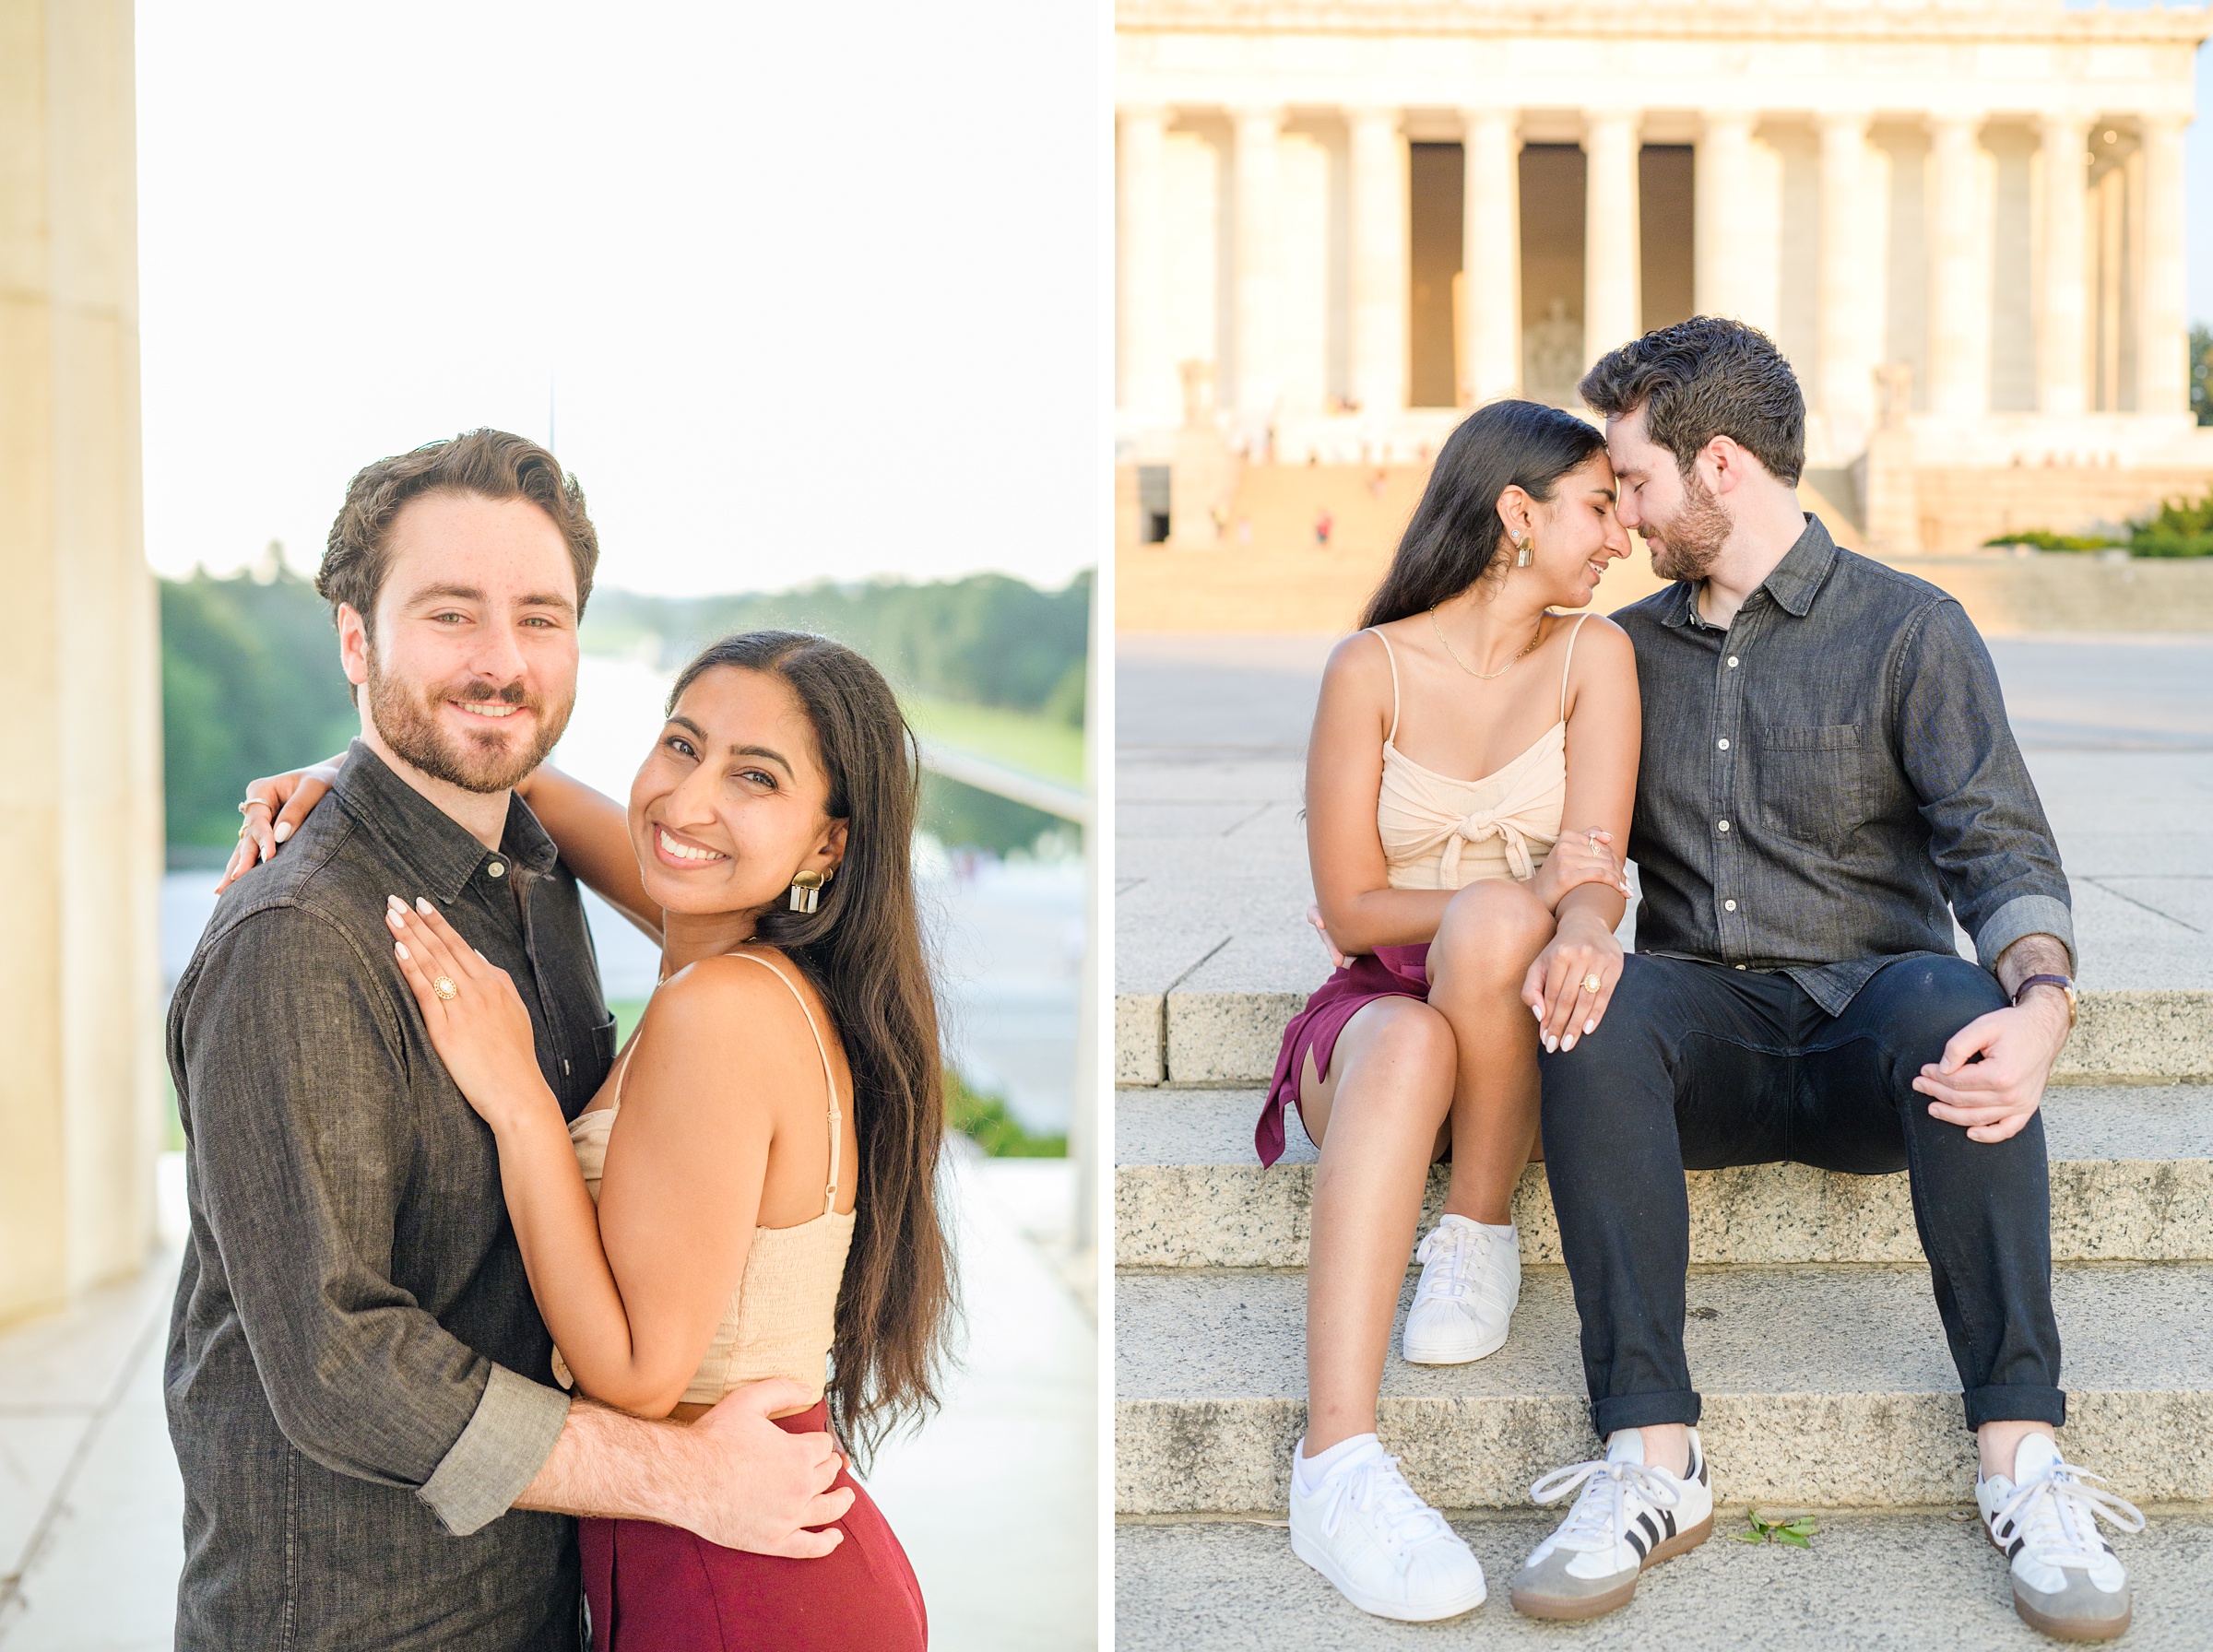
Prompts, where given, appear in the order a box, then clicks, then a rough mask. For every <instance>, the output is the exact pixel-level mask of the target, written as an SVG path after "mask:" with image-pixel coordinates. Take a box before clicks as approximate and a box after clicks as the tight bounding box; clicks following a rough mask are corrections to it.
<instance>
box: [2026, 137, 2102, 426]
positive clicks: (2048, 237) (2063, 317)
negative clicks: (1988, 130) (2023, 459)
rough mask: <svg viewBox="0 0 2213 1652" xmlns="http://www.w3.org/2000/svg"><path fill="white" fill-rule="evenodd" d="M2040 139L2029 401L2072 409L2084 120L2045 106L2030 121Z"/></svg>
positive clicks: (2081, 404)
mask: <svg viewBox="0 0 2213 1652" xmlns="http://www.w3.org/2000/svg"><path fill="white" fill-rule="evenodd" d="M2037 129H2038V132H2039V134H2040V136H2041V138H2042V142H2043V154H2042V160H2043V169H2044V199H2043V208H2044V255H2043V257H2042V259H2041V261H2040V264H2039V267H2038V272H2037V273H2038V275H2039V277H2041V279H2040V281H2039V286H2040V288H2041V292H2040V294H2039V297H2040V299H2041V304H2040V307H2039V313H2040V321H2041V325H2039V326H2038V327H2037V330H2036V405H2037V410H2038V411H2039V412H2042V413H2079V412H2081V411H2082V410H2083V409H2084V408H2085V407H2088V406H2089V394H2088V389H2087V385H2086V383H2085V381H2086V378H2087V372H2086V369H2087V368H2088V366H2089V363H2088V361H2087V360H2085V357H2086V353H2087V352H2088V350H2089V291H2088V282H2087V280H2086V279H2085V275H2086V268H2085V259H2086V257H2087V255H2088V254H2087V249H2086V248H2085V246H2084V244H2083V192H2084V189H2085V187H2086V181H2087V179H2088V176H2089V151H2088V150H2087V149H2086V148H2085V147H2084V146H2085V144H2086V142H2087V141H2088V139H2089V130H2090V124H2089V122H2088V121H2086V120H2084V119H2082V118H2081V117H2080V116H2079V115H2072V114H2050V115H2046V116H2044V118H2043V119H2042V120H2041V121H2040V122H2039V123H2038V124H2037Z"/></svg>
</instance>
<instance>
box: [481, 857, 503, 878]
mask: <svg viewBox="0 0 2213 1652" xmlns="http://www.w3.org/2000/svg"><path fill="white" fill-rule="evenodd" d="M484 869H485V870H486V871H487V872H490V873H491V875H492V876H493V877H494V878H504V877H505V876H506V875H507V863H506V862H505V861H503V860H495V861H493V862H492V863H491V865H490V866H488V867H485V868H484Z"/></svg>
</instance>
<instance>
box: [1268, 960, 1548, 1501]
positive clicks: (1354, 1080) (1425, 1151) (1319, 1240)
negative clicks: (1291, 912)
mask: <svg viewBox="0 0 2213 1652" xmlns="http://www.w3.org/2000/svg"><path fill="white" fill-rule="evenodd" d="M1522 1016H1523V1019H1524V1020H1528V1021H1530V1022H1531V1024H1532V1025H1534V1024H1535V1022H1534V1020H1533V1018H1532V1017H1530V1015H1529V1012H1528V1011H1527V1010H1523V1011H1522ZM1454 1068H1455V1062H1454V1057H1453V1050H1452V1032H1451V1030H1450V1028H1449V1027H1448V1026H1447V1025H1446V1024H1445V1019H1444V1017H1442V1016H1441V1015H1439V1014H1438V1013H1437V1011H1435V1010H1434V1009H1430V1008H1429V1007H1428V1006H1427V1005H1426V1004H1424V1003H1422V1002H1421V1001H1420V1000H1419V999H1416V998H1409V997H1388V998H1379V999H1378V1000H1376V1001H1375V1002H1374V1003H1372V1004H1368V1005H1367V1006H1365V1007H1363V1008H1362V1009H1360V1010H1359V1011H1358V1012H1357V1013H1355V1015H1354V1016H1353V1018H1352V1020H1350V1021H1347V1022H1345V1024H1344V1031H1343V1032H1341V1033H1339V1034H1338V1036H1337V1045H1336V1049H1335V1051H1334V1053H1333V1054H1332V1055H1331V1059H1330V1071H1329V1074H1328V1076H1327V1077H1326V1078H1325V1077H1323V1076H1321V1075H1320V1074H1318V1073H1316V1072H1315V1070H1314V1062H1313V1057H1312V1056H1308V1058H1307V1065H1306V1071H1305V1072H1304V1074H1302V1075H1301V1077H1302V1079H1303V1083H1302V1084H1301V1086H1300V1090H1299V1114H1300V1116H1301V1117H1302V1118H1303V1119H1304V1120H1305V1122H1306V1126H1307V1132H1308V1135H1310V1136H1311V1137H1312V1138H1313V1139H1314V1140H1315V1142H1316V1143H1317V1145H1319V1146H1320V1149H1321V1163H1320V1166H1319V1167H1318V1168H1317V1169H1316V1171H1315V1174H1314V1202H1313V1207H1312V1220H1311V1222H1310V1237H1309V1239H1308V1253H1307V1455H1308V1456H1309V1457H1311V1456H1313V1455H1314V1454H1315V1453H1317V1452H1320V1451H1326V1450H1328V1449H1329V1448H1330V1447H1331V1446H1332V1445H1336V1444H1337V1443H1338V1442H1339V1441H1341V1440H1349V1439H1351V1438H1352V1437H1353V1436H1354V1435H1355V1434H1372V1433H1374V1432H1375V1427H1376V1393H1377V1390H1378V1388H1379V1386H1381V1383H1382V1380H1383V1356H1384V1352H1385V1351H1386V1350H1387V1349H1388V1348H1389V1347H1390V1345H1391V1321H1392V1320H1393V1319H1394V1318H1395V1317H1396V1316H1397V1314H1398V1309H1399V1297H1400V1295H1401V1294H1402V1292H1404V1290H1405V1288H1406V1265H1407V1262H1408V1259H1409V1258H1410V1257H1412V1255H1413V1252H1414V1226H1415V1224H1416V1223H1417V1222H1418V1221H1420V1220H1421V1214H1422V1191H1423V1188H1424V1187H1425V1186H1426V1185H1427V1182H1428V1176H1429V1166H1430V1165H1431V1164H1432V1163H1434V1162H1436V1160H1437V1157H1438V1154H1439V1153H1441V1152H1442V1151H1443V1150H1444V1140H1445V1136H1444V1127H1445V1124H1446V1121H1447V1118H1448V1116H1449V1115H1450V1112H1451V1108H1452V1085H1453V1073H1454Z"/></svg>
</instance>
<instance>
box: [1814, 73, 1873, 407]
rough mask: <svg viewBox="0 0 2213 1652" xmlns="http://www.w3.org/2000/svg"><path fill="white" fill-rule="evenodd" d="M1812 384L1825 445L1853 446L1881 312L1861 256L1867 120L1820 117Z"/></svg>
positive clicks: (1869, 403) (1866, 231)
mask: <svg viewBox="0 0 2213 1652" xmlns="http://www.w3.org/2000/svg"><path fill="white" fill-rule="evenodd" d="M1820 125H1821V279H1820V309H1821V333H1820V358H1819V362H1820V365H1819V384H1818V386H1817V388H1818V390H1819V395H1820V407H1821V410H1822V412H1824V413H1826V414H1827V415H1828V430H1829V440H1830V441H1832V442H1834V443H1840V444H1841V445H1842V446H1843V447H1845V448H1848V449H1856V448H1857V447H1858V445H1859V443H1860V442H1861V441H1862V440H1863V439H1864V437H1865V435H1866V433H1867V431H1868V429H1869V427H1870V426H1871V425H1872V423H1873V422H1874V418H1875V368H1876V358H1877V356H1878V355H1879V354H1880V353H1881V351H1880V346H1879V344H1878V342H1877V339H1876V325H1877V323H1878V320H1879V317H1880V314H1881V310H1880V293H1879V289H1878V288H1877V286H1876V271H1875V269H1874V268H1873V263H1874V261H1873V260H1872V259H1871V258H1869V257H1868V255H1867V253H1868V237H1869V235H1870V234H1871V233H1872V231H1873V229H1874V226H1873V225H1871V224H1870V223H1869V222H1868V221H1867V218H1868V214H1867V199H1866V179H1867V116H1866V115H1865V114H1864V113H1859V112H1849V113H1841V114H1828V115H1824V116H1822V117H1821V123H1820Z"/></svg>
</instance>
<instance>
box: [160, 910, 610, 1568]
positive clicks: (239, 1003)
mask: <svg viewBox="0 0 2213 1652" xmlns="http://www.w3.org/2000/svg"><path fill="white" fill-rule="evenodd" d="M211 946H212V948H213V949H214V950H212V951H211V952H210V953H209V954H208V956H207V960H206V964H207V967H205V968H203V969H202V970H200V971H199V972H198V973H197V980H196V983H195V987H194V990H193V992H192V995H191V998H190V1001H189V1003H188V1004H187V1005H186V1006H184V1013H183V1018H182V1021H181V1026H180V1031H181V1034H182V1036H181V1038H180V1040H179V1044H178V1046H177V1047H178V1049H179V1050H180V1051H181V1052H182V1057H181V1059H180V1063H179V1067H180V1070H179V1075H178V1076H179V1078H180V1080H181V1082H180V1087H179V1100H180V1103H181V1104H182V1105H183V1107H184V1108H185V1109H186V1110H187V1115H188V1119H189V1127H190V1134H191V1139H192V1170H193V1176H194V1186H195V1203H196V1205H197V1208H198V1210H199V1212H200V1213H201V1215H202V1216H203V1218H204V1220H205V1221H207V1225H208V1227H209V1228H210V1230H211V1232H212V1235H213V1238H214V1241H215V1244H216V1245H217V1247H218V1249H219V1252H220V1253H221V1256H222V1258H223V1264H224V1268H223V1271H224V1274H225V1276H226V1281H227V1285H228V1288H229V1290H230V1292H231V1296H232V1299H233V1302H234V1304H235V1306H236V1310H237V1314H238V1319H239V1323H240V1326H241V1327H242V1328H243V1332H244V1336H245V1339H246V1342H247V1345H248V1348H249V1349H250V1351H251V1352H252V1355H253V1359H254V1367H255V1370H256V1371H257V1373H258V1375H259V1376H260V1378H261V1382H262V1386H263V1387H264V1390H265V1392H266V1395H267V1398H268V1402H269V1407H270V1410H271V1411H272V1412H273V1413H274V1415H275V1416H276V1419H277V1422H278V1427H279V1428H280V1429H281V1430H282V1431H283V1433H284V1435H285V1437H286V1439H288V1440H289V1441H290V1442H291V1444H292V1445H295V1446H297V1447H298V1448H299V1449H300V1450H301V1451H302V1452H303V1453H305V1454H306V1455H307V1456H308V1457H311V1458H313V1459H314V1461H315V1462H317V1463H320V1464H321V1465H323V1466H324V1467H325V1468H326V1469H332V1470H334V1471H337V1472H339V1473H343V1474H348V1475H351V1476H354V1477H356V1478H359V1479H362V1480H368V1481H376V1482H378V1483H380V1484H385V1485H391V1486H400V1487H408V1488H412V1489H414V1490H415V1491H416V1493H417V1494H418V1495H419V1496H420V1497H421V1498H422V1499H423V1500H424V1502H425V1503H427V1504H429V1505H430V1506H431V1508H432V1510H433V1511H434V1512H435V1513H436V1514H437V1516H439V1518H440V1520H441V1521H442V1522H443V1523H444V1525H445V1527H446V1528H447V1529H448V1530H450V1531H452V1532H454V1533H456V1535H466V1534H467V1533H468V1532H471V1531H474V1530H476V1529H478V1528H480V1527H482V1526H483V1525H484V1524H486V1523H487V1522H488V1521H490V1520H491V1519H492V1518H493V1517H495V1516H498V1515H499V1514H501V1513H503V1512H504V1510H505V1509H506V1508H507V1507H508V1506H509V1505H510V1504H513V1502H514V1501H515V1497H516V1496H517V1495H519V1494H520V1493H521V1492H522V1490H523V1488H524V1487H525V1486H527V1485H528V1484H529V1482H530V1481H531V1479H532V1478H533V1477H534V1476H535V1475H536V1474H537V1472H538V1469H539V1468H540V1467H542V1466H543V1464H544V1462H545V1459H546V1457H547V1456H548V1455H549V1454H550V1452H551V1450H552V1447H553V1442H554V1440H555V1439H556V1438H557V1437H558V1436H559V1434H560V1433H561V1428H562V1422H564V1421H565V1419H566V1417H567V1414H568V1407H569V1400H568V1398H567V1396H565V1395H563V1394H562V1393H561V1391H560V1390H558V1389H554V1388H549V1387H544V1386H540V1385H538V1384H537V1383H534V1382H531V1381H529V1380H528V1379H527V1378H525V1377H523V1376H520V1375H516V1374H515V1373H514V1372H511V1371H508V1370H506V1369H504V1368H503V1367H502V1366H499V1365H496V1364H494V1363H492V1362H491V1360H489V1359H486V1358H485V1357H483V1356H482V1355H480V1354H479V1353H477V1352H476V1351H473V1350H472V1349H470V1348H468V1347H467V1346H466V1345H465V1344H464V1343H462V1342H461V1341H460V1340H459V1339H456V1337H454V1336H453V1335H452V1334H451V1333H450V1332H448V1331H447V1330H446V1329H445V1328H444V1327H443V1326H442V1325H440V1324H439V1322H438V1321H437V1319H435V1318H434V1317H433V1316H432V1315H431V1314H430V1313H428V1312H426V1311H425V1310H424V1309H423V1308H422V1307H421V1306H420V1304H418V1303H417V1301H416V1299H415V1298H414V1296H413V1295H411V1294H410V1293H409V1292H408V1291H406V1290H404V1289H402V1288H401V1287H400V1286H399V1285H397V1284H396V1283H394V1281H393V1279H392V1277H391V1275H392V1271H393V1268H392V1263H393V1242H394V1227H395V1220H396V1212H397V1210H398V1208H399V1200H400V1196H401V1194H402V1192H403V1191H404V1190H405V1189H406V1188H407V1186H408V1181H409V1177H410V1175H411V1174H412V1172H413V1169H414V1165H413V1162H412V1161H413V1157H414V1147H415V1143H416V1141H417V1139H418V1132H417V1129H416V1127H415V1123H416V1121H415V1113H414V1110H415V1108H416V1106H417V1104H418V1103H417V1100H416V1090H415V1088H414V1087H413V1086H411V1084H410V1082H409V1079H410V1075H409V1073H408V1044H407V1041H406V1040H405V1038H404V1037H403V1036H402V1033H401V1030H400V1025H399V1021H398V1016H399V1014H400V1013H401V1012H400V1009H399V1007H398V1006H397V1004H396V1002H394V1001H393V1000H392V999H391V997H390V996H389V995H388V994H386V993H385V991H383V990H382V988H381V986H380V985H379V982H380V973H379V972H378V971H377V970H376V969H374V968H373V967H372V966H371V962H370V961H369V960H368V959H367V958H366V957H365V956H363V955H362V953H361V950H360V948H359V946H358V945H357V943H356V942H355V941H354V939H353V938H350V937H349V935H348V934H347V933H346V932H345V931H344V930H343V929H342V928H341V927H340V926H338V925H337V924H336V923H334V922H331V921H327V920H325V919H324V918H322V917H320V916H319V915H317V914H314V912H312V911H310V910H307V909H304V908H302V907H300V906H296V905H285V906H278V907H273V908H270V909H268V910H266V911H264V912H259V913H255V914H251V915H249V916H247V917H245V918H243V919H242V920H241V921H240V922H239V923H238V924H237V925H236V926H234V927H233V928H232V929H231V931H230V932H229V933H228V934H226V935H224V936H222V937H220V938H217V939H215V940H214V941H213V942H212V943H211Z"/></svg>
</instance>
